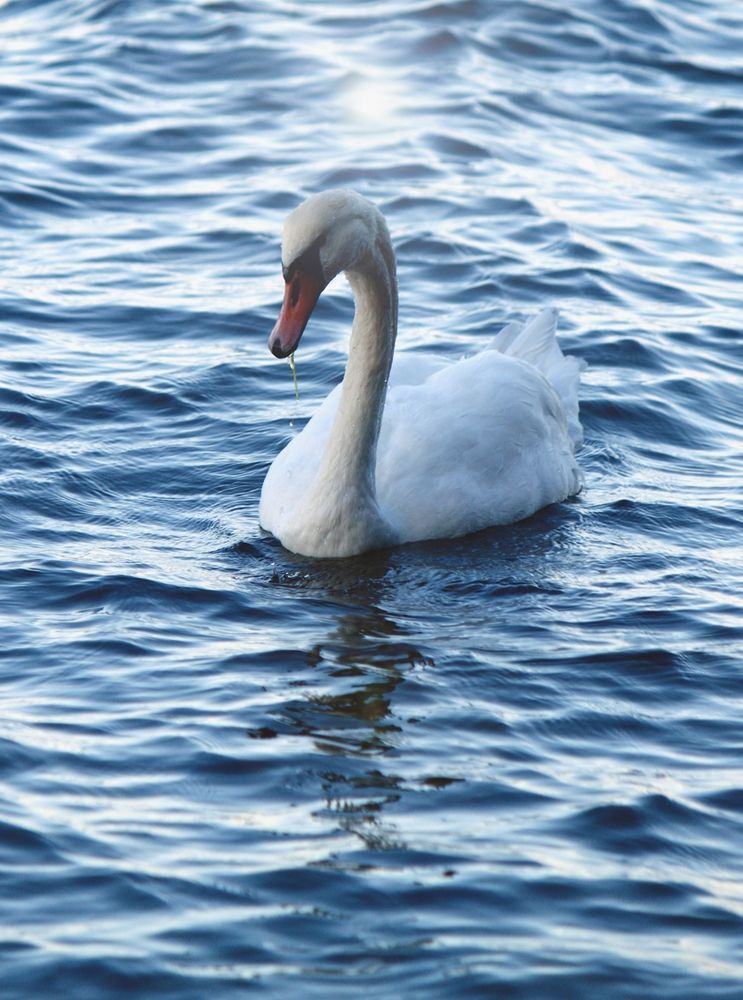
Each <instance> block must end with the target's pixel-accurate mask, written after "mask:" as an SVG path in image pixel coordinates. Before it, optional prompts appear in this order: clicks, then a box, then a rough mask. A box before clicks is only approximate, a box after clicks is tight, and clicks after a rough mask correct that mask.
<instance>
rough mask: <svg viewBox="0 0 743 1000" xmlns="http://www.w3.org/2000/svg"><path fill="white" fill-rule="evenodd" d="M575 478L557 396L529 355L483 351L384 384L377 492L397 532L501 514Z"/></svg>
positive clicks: (472, 524) (443, 529) (501, 519)
mask: <svg viewBox="0 0 743 1000" xmlns="http://www.w3.org/2000/svg"><path fill="white" fill-rule="evenodd" d="M579 488H580V473H579V471H578V468H577V465H576V463H575V458H574V455H573V448H572V444H571V441H570V438H569V436H568V432H567V426H566V420H565V413H564V411H563V407H562V405H561V402H560V399H559V398H558V396H557V393H556V392H555V390H554V389H553V388H552V387H551V385H550V384H549V382H548V381H547V380H546V379H545V378H544V377H543V376H542V375H541V374H540V373H539V372H538V371H537V370H535V368H534V367H533V366H532V365H529V364H527V363H526V362H524V361H522V360H520V359H518V358H512V357H509V356H506V355H503V354H501V353H500V352H496V351H485V352H483V353H482V354H480V355H476V356H475V357H471V358H466V359H464V360H463V361H460V362H458V363H456V364H453V365H449V366H447V367H446V368H444V369H442V370H440V371H439V372H437V373H435V374H434V375H432V376H431V377H430V378H429V379H428V380H427V381H426V382H424V383H422V384H419V385H416V386H400V387H398V388H396V389H395V388H393V389H392V390H391V391H390V393H389V396H388V402H387V407H386V409H385V413H384V416H383V420H382V429H381V435H380V440H379V449H378V457H377V494H378V500H379V504H380V508H381V510H382V512H383V514H384V515H385V516H386V517H387V518H388V519H389V520H390V522H391V523H392V524H393V525H394V526H395V527H396V528H397V529H398V530H399V532H400V534H401V537H402V538H403V539H404V540H406V541H413V540H417V539H422V538H437V537H452V536H454V535H459V534H465V533H467V532H470V531H476V530H479V529H480V528H484V527H486V526H488V525H492V524H506V523H510V522H512V521H516V520H519V519H520V518H523V517H527V516H529V515H530V514H533V513H534V512H535V511H537V510H539V509H540V508H541V507H544V506H545V505H546V504H548V503H552V502H554V501H557V500H563V499H565V497H567V496H569V495H571V494H572V493H575V492H577V490H578V489H579Z"/></svg>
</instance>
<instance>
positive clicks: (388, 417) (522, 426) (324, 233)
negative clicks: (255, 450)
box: [259, 190, 582, 557]
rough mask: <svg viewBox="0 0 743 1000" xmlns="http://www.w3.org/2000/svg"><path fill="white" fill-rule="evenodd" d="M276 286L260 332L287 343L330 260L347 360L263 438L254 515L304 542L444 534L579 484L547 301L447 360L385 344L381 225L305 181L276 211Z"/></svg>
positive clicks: (337, 548)
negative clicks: (333, 378) (315, 398)
mask: <svg viewBox="0 0 743 1000" xmlns="http://www.w3.org/2000/svg"><path fill="white" fill-rule="evenodd" d="M282 267H283V274H284V281H285V291H284V300H283V304H282V306H281V310H280V313H279V317H278V319H277V321H276V324H275V326H274V328H273V330H272V331H271V334H270V336H269V340H268V346H269V348H270V350H271V352H272V353H273V354H274V355H275V356H276V357H277V358H286V357H288V356H289V355H291V354H293V352H294V351H295V349H296V347H297V345H298V344H299V340H300V338H301V336H302V333H303V332H304V329H305V326H306V325H307V321H308V320H309V317H310V314H311V313H312V310H313V309H314V307H315V304H316V303H317V300H318V298H319V297H320V294H321V293H322V291H323V289H324V288H325V287H326V286H327V285H328V283H329V282H330V281H332V279H333V278H334V277H335V276H336V275H337V274H339V273H340V272H341V271H345V273H346V276H347V278H348V281H349V283H350V285H351V289H352V291H353V295H354V301H355V314H354V320H353V327H352V329H351V340H350V348H349V354H348V364H347V367H346V372H345V376H344V378H343V381H342V382H341V384H340V385H338V386H336V388H335V389H334V390H333V391H332V392H331V393H330V395H329V396H328V397H327V398H326V399H325V401H324V402H323V403H322V405H321V406H320V408H319V410H318V411H317V412H316V413H315V415H314V416H313V417H312V419H311V420H310V421H309V422H308V423H307V425H306V426H305V427H304V429H303V430H302V431H301V433H299V434H298V435H297V436H296V437H294V438H293V439H292V440H291V441H290V442H289V444H288V445H287V446H286V447H285V448H284V449H283V451H281V452H280V453H279V455H278V456H277V457H276V458H275V459H274V461H273V463H272V464H271V467H270V468H269V470H268V473H267V475H266V478H265V480H264V483H263V489H262V491H261V499H260V507H259V522H260V525H261V527H262V528H264V529H265V530H266V531H269V532H270V533H271V534H273V535H274V536H275V537H276V538H278V539H279V541H280V542H281V543H282V545H284V546H285V547H286V548H287V549H289V550H290V551H292V552H296V553H298V554H300V555H305V556H313V557H345V556H353V555H356V554H358V553H360V552H364V551H366V550H368V549H377V548H384V547H387V546H392V545H397V544H401V543H404V542H413V541H420V540H423V539H430V538H453V537H456V536H458V535H464V534H467V533H469V532H473V531H478V530H480V529H482V528H486V527H489V526H491V525H496V524H510V523H512V522H514V521H518V520H520V519H521V518H524V517H528V516H529V515H531V514H533V513H535V512H536V511H537V510H539V509H540V508H542V507H544V506H546V505H547V504H550V503H554V502H556V501H560V500H564V499H566V498H567V497H569V496H571V495H573V494H575V493H577V492H578V491H579V490H580V488H581V473H580V470H579V468H578V465H577V464H576V460H575V451H576V449H577V448H578V446H579V445H580V442H581V437H582V432H581V426H580V422H579V419H578V384H579V381H580V371H581V367H582V362H580V361H579V360H578V359H577V358H574V357H570V356H565V355H563V353H562V351H561V350H560V348H559V346H558V344H557V341H556V339H555V329H556V324H557V313H556V312H555V310H553V309H543V310H542V311H541V312H539V313H538V315H536V316H535V317H534V318H533V319H532V320H531V321H530V322H527V323H525V324H523V325H522V324H519V323H509V324H508V325H507V326H506V327H505V328H504V329H503V330H501V331H500V333H498V334H497V336H495V337H494V338H493V340H492V341H491V342H490V343H489V345H488V347H487V348H486V349H485V350H483V351H481V352H480V353H479V354H476V355H474V356H472V357H467V358H464V359H462V360H459V361H456V362H447V361H444V360H441V359H437V358H435V357H433V358H432V357H428V356H420V355H418V354H415V355H408V356H406V355H405V354H401V355H398V356H397V357H396V358H395V362H394V364H393V351H394V345H395V337H396V334H397V274H396V265H395V255H394V251H393V249H392V243H391V240H390V236H389V232H388V229H387V224H386V222H385V220H384V217H383V215H382V213H381V212H380V211H379V210H378V209H377V208H376V207H375V206H374V205H372V204H371V203H370V202H369V201H367V200H366V199H365V198H362V197H361V196H360V195H358V194H356V193H355V192H353V191H348V190H332V191H324V192H321V193H319V194H315V195H313V196H312V197H310V198H308V199H307V200H306V201H305V202H303V203H302V204H301V205H299V206H298V207H297V208H296V209H295V210H294V211H293V212H292V213H291V214H290V215H289V216H288V218H287V220H286V222H285V225H284V233H283V240H282Z"/></svg>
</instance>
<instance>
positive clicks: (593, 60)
mask: <svg viewBox="0 0 743 1000" xmlns="http://www.w3.org/2000/svg"><path fill="white" fill-rule="evenodd" d="M0 44H1V45H2V54H1V58H0V117H1V127H0V235H1V238H0V258H1V260H0V265H1V266H0V342H1V343H2V348H3V351H2V364H1V366H0V427H1V437H0V483H1V489H0V531H1V532H2V535H1V537H2V564H1V568H0V622H1V627H2V664H1V666H0V681H1V683H2V688H1V690H2V700H1V701H0V705H1V706H2V711H1V716H0V717H1V719H2V729H1V730H0V876H1V877H0V993H1V995H2V997H3V998H12V1000H14V998H24V1000H25V998H37V997H54V998H57V997H60V998H62V997H64V998H67V997H84V998H95V1000H101V998H109V997H119V996H124V995H127V996H128V995H132V996H138V997H148V998H149V997H157V998H158V1000H161V998H179V1000H180V998H184V1000H186V998H194V1000H201V998H203V997H214V998H222V997H224V998H232V997H240V998H242V997H244V996H249V995H264V996H271V997H287V998H289V997H292V998H293V997H309V998H315V997H317V998H327V997H328V996H343V997H364V998H368V997H385V998H386V997H390V998H392V997H395V998H397V997H404V998H419V997H426V998H450V997H476V996H477V997H480V996H482V997H497V998H508V1000H513V998H518V1000H522V998H528V1000H553V998H564V1000H573V998H577V1000H582V998H602V1000H648V998H652V1000H682V998H683V1000H686V998H688V1000H699V998H705V1000H722V998H727V1000H733V998H735V1000H739V998H741V997H743V735H742V730H741V718H742V717H743V599H742V598H741V594H743V530H742V528H743V491H742V488H741V487H742V485H743V430H742V421H741V412H742V410H741V399H742V398H743V393H742V389H743V379H742V378H741V372H742V371H743V292H742V284H741V272H742V270H743V267H742V265H743V236H742V235H741V218H742V215H741V212H742V210H743V180H741V178H743V6H742V5H741V4H740V3H739V2H738V0H576V2H574V3H571V4H558V3H556V2H553V0H530V2H519V0H491V2H486V0H479V2H478V0H461V2H456V0H450V2H433V0H379V2H365V3H364V2H358V3H352V2H350V0H345V2H335V3H331V2H328V3H324V2H318V3H310V2H306V0H281V2H276V3H263V2H258V0H254V2H251V0H214V2H207V0H202V2H186V0H184V2H172V3H153V2H145V0H140V2H134V0H133V2H126V0H118V2H114V0H49V2H38V0H37V2H22V0H10V2H8V3H6V4H5V5H4V6H3V7H2V8H0ZM339 184H343V185H348V186H353V187H355V188H357V189H358V190H359V191H361V192H362V193H363V194H365V195H366V196H368V197H370V198H372V199H373V200H374V201H375V202H376V203H377V204H378V205H379V206H380V207H381V208H382V210H383V211H384V212H385V213H386V215H387V217H388V221H389V225H390V229H391V231H392V234H393V239H394V242H395V246H396V250H397V254H398V262H399V271H400V292H401V330H400V336H399V347H400V349H403V350H404V349H407V350H416V349H418V348H421V349H431V348H433V349H435V350H438V351H440V352H442V353H443V354H445V355H448V356H451V357H452V358H454V357H459V356H460V355H462V354H464V353H467V352H471V351H475V350H477V349H479V348H481V347H482V346H483V345H484V344H485V343H486V342H487V340H488V337H489V336H490V335H491V333H492V332H493V331H494V330H495V329H497V328H498V327H499V325H500V324H502V323H503V322H505V321H507V320H508V319H510V318H524V317H526V316H528V315H530V314H532V313H534V312H535V311H536V310H537V309H538V308H539V307H541V306H543V305H556V306H558V307H559V309H560V311H561V340H562V344H563V346H564V348H565V349H566V350H568V351H570V352H571V353H574V354H576V355H579V356H580V357H582V358H584V359H585V361H586V362H587V364H588V368H587V371H586V373H585V378H584V386H583V390H582V411H581V412H582V419H583V423H584V426H585V431H586V444H585V447H584V448H583V450H582V453H581V457H580V461H581V465H582V466H583V468H584V470H585V480H586V485H585V490H584V492H583V493H582V494H581V495H580V497H578V498H577V499H575V500H573V501H571V502H568V503H564V504H560V505H556V506H553V507H550V508H549V509H547V510H545V511H543V512H542V513H540V514H539V515H537V516H536V517H534V518H532V519H530V520H529V521H526V522H523V523H520V524H517V525H514V526H512V527H509V528H503V529H497V530H491V531H487V532H484V533H481V534H479V535H476V536H472V537H468V538H464V539H458V540H456V541H441V542H435V543H426V544H419V545H413V546H407V547H402V548H399V549H396V550H393V551H388V552H379V553H373V554H370V555H368V556H365V557H363V558H356V559H351V560H347V561H338V562H315V561H312V560H308V559H302V558H299V557H296V556H292V555H291V554H289V553H287V552H285V551H284V550H282V548H281V547H280V546H279V545H278V544H277V543H276V542H275V541H274V540H273V539H272V538H271V537H269V536H267V535H265V534H264V533H262V532H261V530H260V528H259V526H258V521H257V504H258V497H259V493H260V488H261V483H262V480H263V477H264V475H265V472H266V469H267V467H268V464H269V463H270V461H271V459H272V457H273V456H274V455H275V454H276V453H277V451H278V450H279V449H280V448H281V447H282V445H283V444H284V443H285V442H286V440H287V439H288V438H289V436H290V435H291V434H292V433H294V432H295V431H296V430H297V429H298V428H299V427H300V426H301V425H302V423H303V422H304V421H305V420H306V418H307V417H308V416H309V415H310V414H311V413H312V412H313V410H314V409H315V408H316V406H317V405H318V403H319V401H320V400H321V399H322V398H323V396H324V395H325V394H326V392H327V391H328V390H329V387H330V386H331V385H332V384H334V383H335V382H337V381H338V380H339V379H340V377H341V375H342V371H343V366H344V362H345V350H346V331H347V328H348V326H349V323H350V319H351V314H352V305H351V300H350V297H349V294H348V290H347V288H345V287H344V285H343V283H342V282H341V281H339V282H338V283H337V284H336V285H334V287H333V288H332V289H331V290H330V291H329V292H328V293H327V294H326V296H325V297H324V298H323V300H322V301H321V303H320V305H319V307H318V310H317V313H316V316H315V318H314V320H313V322H312V325H311V327H310V328H309V330H308V332H307V334H306V335H305V338H304V340H303V342H302V345H301V349H300V352H299V353H298V355H297V363H298V376H299V388H300V399H299V401H298V402H297V401H296V400H295V399H294V394H293V389H292V382H291V376H290V373H289V368H288V365H287V364H286V363H281V362H278V361H276V360H275V359H274V358H273V357H271V355H270V354H269V353H268V351H267V349H266V338H267V334H268V332H269V330H270V328H271V326H272V324H273V320H274V318H275V315H276V313H277V310H278V306H279V303H280V299H281V294H282V280H281V271H280V260H279V241H280V231H281V224H282V221H283V218H284V216H285V215H286V213H287V212H288V211H289V210H290V209H291V208H292V207H294V206H295V205H296V204H297V203H298V202H299V201H300V200H301V199H302V198H303V197H305V196H306V195H308V194H310V193H312V192H314V191H317V190H320V189H322V188H325V187H329V186H335V185H339Z"/></svg>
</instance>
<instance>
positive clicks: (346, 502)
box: [312, 233, 397, 530]
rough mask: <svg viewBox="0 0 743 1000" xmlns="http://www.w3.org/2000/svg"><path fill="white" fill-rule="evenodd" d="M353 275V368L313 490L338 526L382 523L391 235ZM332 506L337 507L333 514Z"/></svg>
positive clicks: (392, 310)
mask: <svg viewBox="0 0 743 1000" xmlns="http://www.w3.org/2000/svg"><path fill="white" fill-rule="evenodd" d="M347 276H348V280H349V282H350V284H351V288H352V290H353V294H354V302H355V307H356V308H355V314H354V320H353V328H352V330H351V342H350V346H349V354H348V364H347V366H346V374H345V376H344V378H343V385H342V388H341V398H340V403H339V405H338V410H337V413H336V417H335V421H334V423H333V427H332V429H331V432H330V437H329V439H328V443H327V446H326V448H325V453H324V455H323V457H322V460H321V463H320V468H319V470H318V475H317V479H316V481H315V486H314V489H313V491H312V493H313V497H312V501H313V504H319V505H321V506H322V507H324V508H325V516H326V517H327V516H328V515H330V520H331V521H334V522H335V524H337V525H340V523H342V522H344V521H345V520H347V519H349V518H353V517H354V516H355V517H356V518H358V517H361V518H366V519H367V521H369V520H370V519H374V518H375V517H376V518H378V519H379V520H380V522H381V517H380V516H379V511H378V509H377V506H376V499H375V481H374V470H375V466H376V451H377V439H378V437H379V428H380V424H381V420H382V411H383V409H384V401H385V394H386V392H387V379H388V377H389V373H390V365H391V364H392V354H393V351H394V348H395V337H396V334H397V278H396V274H395V258H394V253H393V250H392V246H391V244H390V242H389V237H388V236H387V234H386V233H383V234H380V237H379V238H378V240H377V241H376V242H375V244H374V245H373V247H372V249H371V250H370V252H369V253H368V254H367V255H366V256H365V258H364V259H363V261H362V262H361V264H360V265H358V266H356V267H355V268H354V269H353V270H349V271H348V272H347ZM329 507H334V508H335V509H334V510H333V511H332V513H331V511H330V510H329V509H328V508H329ZM343 530H345V529H343Z"/></svg>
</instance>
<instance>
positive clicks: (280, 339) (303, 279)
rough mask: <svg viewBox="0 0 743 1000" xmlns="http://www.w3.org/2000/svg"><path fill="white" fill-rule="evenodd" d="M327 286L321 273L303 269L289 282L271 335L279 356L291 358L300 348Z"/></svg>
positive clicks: (296, 271) (273, 352)
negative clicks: (316, 274) (310, 320)
mask: <svg viewBox="0 0 743 1000" xmlns="http://www.w3.org/2000/svg"><path fill="white" fill-rule="evenodd" d="M323 288H325V285H324V284H323V282H322V281H321V280H320V278H319V276H318V277H315V276H314V275H312V274H309V273H308V272H307V271H300V270H299V269H297V270H295V271H294V274H293V275H292V277H291V279H290V280H289V281H287V283H286V287H285V289H284V302H283V304H282V306H281V312H280V313H279V318H278V319H277V320H276V325H275V326H274V328H273V330H271V335H270V337H269V338H268V347H269V349H270V351H271V353H272V354H273V355H274V356H275V357H277V358H288V357H289V355H290V354H293V353H294V351H295V350H296V349H297V344H298V343H299V341H300V339H301V337H302V334H303V333H304V328H305V327H306V326H307V321H308V320H309V318H310V316H311V315H312V310H313V309H314V308H315V306H316V305H317V300H318V299H319V298H320V294H321V292H322V290H323Z"/></svg>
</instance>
